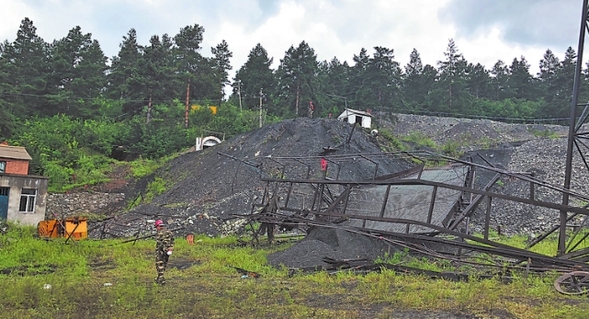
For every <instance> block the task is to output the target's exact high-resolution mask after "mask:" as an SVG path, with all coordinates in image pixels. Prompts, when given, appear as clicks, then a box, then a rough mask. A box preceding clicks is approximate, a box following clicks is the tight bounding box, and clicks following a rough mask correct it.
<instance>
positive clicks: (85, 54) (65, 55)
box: [50, 26, 108, 118]
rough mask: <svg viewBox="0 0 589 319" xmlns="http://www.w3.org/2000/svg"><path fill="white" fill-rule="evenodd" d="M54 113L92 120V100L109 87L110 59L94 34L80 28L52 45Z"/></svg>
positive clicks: (93, 110) (93, 109)
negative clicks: (84, 31)
mask: <svg viewBox="0 0 589 319" xmlns="http://www.w3.org/2000/svg"><path fill="white" fill-rule="evenodd" d="M51 52H52V59H51V65H52V73H51V82H50V85H51V87H50V88H51V100H50V101H51V105H52V111H53V112H52V113H53V114H57V113H63V114H66V115H69V116H73V117H80V118H91V117H92V115H93V114H94V113H95V112H96V109H95V108H94V107H92V103H91V101H92V99H93V98H96V97H98V96H99V95H100V93H101V92H102V91H103V90H104V88H105V87H106V79H105V75H106V70H107V68H108V66H107V64H106V62H107V58H106V56H105V55H104V53H103V52H102V49H101V48H100V44H99V43H98V41H97V40H92V35H91V34H90V33H86V34H83V33H82V29H81V28H80V27H79V26H77V27H75V28H73V29H71V30H70V31H69V32H68V35H67V36H66V37H65V38H63V39H61V40H58V41H55V42H54V43H53V45H52V46H51Z"/></svg>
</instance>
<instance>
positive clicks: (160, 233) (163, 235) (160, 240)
mask: <svg viewBox="0 0 589 319" xmlns="http://www.w3.org/2000/svg"><path fill="white" fill-rule="evenodd" d="M155 228H156V229H157V233H156V235H155V269H156V271H157V278H156V279H155V282H156V283H158V284H160V285H165V284H166V280H165V279H164V272H165V271H166V266H167V265H168V259H169V258H170V255H171V254H172V251H173V250H174V236H173V235H172V232H171V231H170V230H168V229H167V228H166V225H164V222H163V221H162V220H160V219H158V220H156V221H155Z"/></svg>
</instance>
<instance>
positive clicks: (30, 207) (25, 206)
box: [18, 188, 37, 213]
mask: <svg viewBox="0 0 589 319" xmlns="http://www.w3.org/2000/svg"><path fill="white" fill-rule="evenodd" d="M36 198H37V190H36V189H30V188H23V189H22V191H21V193H20V205H19V206H18V211H19V212H21V213H33V212H35V200H36Z"/></svg>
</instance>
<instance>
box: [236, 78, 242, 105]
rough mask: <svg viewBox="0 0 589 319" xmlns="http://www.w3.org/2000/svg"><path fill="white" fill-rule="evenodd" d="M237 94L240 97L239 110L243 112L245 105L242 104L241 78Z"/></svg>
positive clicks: (238, 81) (238, 82)
mask: <svg viewBox="0 0 589 319" xmlns="http://www.w3.org/2000/svg"><path fill="white" fill-rule="evenodd" d="M237 96H238V97H239V110H240V111H242V112H243V107H242V106H241V80H237Z"/></svg>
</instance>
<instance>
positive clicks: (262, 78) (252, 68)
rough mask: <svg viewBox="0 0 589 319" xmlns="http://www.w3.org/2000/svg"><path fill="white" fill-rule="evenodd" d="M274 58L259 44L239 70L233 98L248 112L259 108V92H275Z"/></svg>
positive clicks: (234, 81)
mask: <svg viewBox="0 0 589 319" xmlns="http://www.w3.org/2000/svg"><path fill="white" fill-rule="evenodd" d="M272 61H273V59H272V58H269V57H268V52H267V51H266V49H264V47H263V46H262V45H261V44H260V43H258V44H256V46H255V47H254V48H252V49H251V51H250V53H249V54H248V59H247V61H246V62H245V64H244V65H243V66H242V67H241V68H240V69H239V70H237V72H236V74H235V78H234V80H233V84H232V86H233V96H234V98H235V99H237V101H238V104H239V105H242V107H243V108H245V109H247V110H252V109H256V108H257V107H258V104H259V102H258V100H259V92H260V89H263V91H265V92H273V91H274V83H275V82H276V80H275V75H274V71H272V69H271V67H272Z"/></svg>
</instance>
